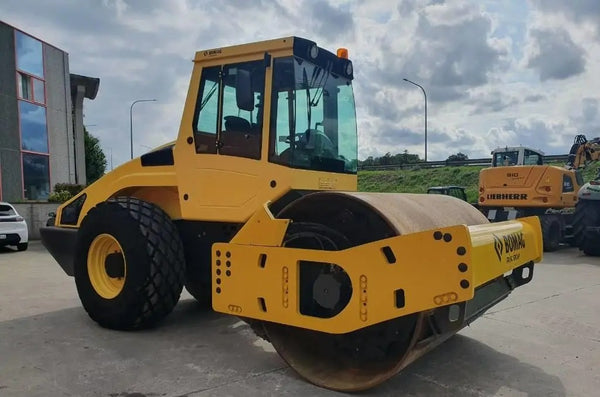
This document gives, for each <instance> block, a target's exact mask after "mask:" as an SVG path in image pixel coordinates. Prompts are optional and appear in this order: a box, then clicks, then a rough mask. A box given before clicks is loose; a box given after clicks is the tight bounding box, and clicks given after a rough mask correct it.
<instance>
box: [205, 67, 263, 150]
mask: <svg viewBox="0 0 600 397" xmlns="http://www.w3.org/2000/svg"><path fill="white" fill-rule="evenodd" d="M264 83H265V67H264V62H263V61H252V62H244V63H238V64H232V65H225V66H215V67H210V68H204V69H203V71H202V76H201V79H200V89H199V92H198V100H197V105H196V114H195V117H194V140H195V143H196V152H197V153H218V154H221V155H228V156H238V157H247V158H252V159H259V158H260V148H261V137H262V115H263V111H262V109H263V97H264V95H263V93H264ZM219 103H221V106H222V107H221V108H219Z"/></svg>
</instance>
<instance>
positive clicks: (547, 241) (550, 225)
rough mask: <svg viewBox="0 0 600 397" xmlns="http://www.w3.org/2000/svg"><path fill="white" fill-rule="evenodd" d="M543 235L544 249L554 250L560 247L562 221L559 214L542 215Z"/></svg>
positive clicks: (547, 250)
mask: <svg viewBox="0 0 600 397" xmlns="http://www.w3.org/2000/svg"><path fill="white" fill-rule="evenodd" d="M540 223H541V225H542V237H543V240H544V251H546V252H553V251H556V250H557V249H558V248H559V247H560V240H561V234H562V233H561V223H560V219H559V218H558V216H557V215H541V216H540Z"/></svg>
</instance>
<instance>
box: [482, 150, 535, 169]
mask: <svg viewBox="0 0 600 397" xmlns="http://www.w3.org/2000/svg"><path fill="white" fill-rule="evenodd" d="M543 164H544V153H543V152H542V151H540V150H536V149H531V148H528V147H524V146H516V147H508V146H507V147H504V148H497V149H495V150H493V151H492V167H510V166H515V165H543Z"/></svg>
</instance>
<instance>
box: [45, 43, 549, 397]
mask: <svg viewBox="0 0 600 397" xmlns="http://www.w3.org/2000/svg"><path fill="white" fill-rule="evenodd" d="M353 77H354V69H353V66H352V62H351V61H350V59H349V58H348V51H347V50H346V49H344V48H340V49H338V50H337V51H336V52H335V53H333V52H330V51H328V50H326V49H323V48H321V47H319V46H317V44H316V43H314V42H312V41H310V40H307V39H303V38H299V37H287V38H280V39H275V40H268V41H262V42H257V43H251V44H244V45H237V46H230V47H224V48H214V49H209V50H205V51H199V52H196V54H195V57H194V62H193V69H192V74H191V80H190V85H189V90H188V93H187V99H186V102H185V106H184V109H183V114H182V117H181V125H180V127H179V135H178V137H177V140H176V141H174V142H171V143H168V144H166V145H164V146H161V147H158V148H156V149H154V150H151V151H150V152H148V153H146V154H143V155H142V156H140V157H138V158H135V159H133V160H131V161H129V162H127V163H125V164H123V165H121V166H120V167H118V168H116V169H115V170H114V171H111V172H110V173H108V174H106V175H105V176H103V177H102V178H101V179H100V180H98V181H97V182H95V183H93V184H92V185H90V186H88V187H87V188H86V189H85V190H83V191H82V192H81V193H80V194H78V195H77V196H75V197H73V198H72V199H71V200H69V201H68V202H66V203H64V204H62V205H61V206H60V207H59V208H58V211H57V212H56V217H55V219H54V221H53V225H52V226H48V227H44V228H42V229H41V234H42V241H43V244H44V246H45V247H46V248H47V249H48V251H49V252H50V253H51V254H52V255H53V257H54V258H55V259H56V261H57V262H58V263H59V264H60V265H61V267H62V268H63V269H64V271H65V272H66V273H67V274H68V275H69V276H74V278H75V284H76V286H77V292H78V295H79V297H80V299H81V303H82V305H83V307H84V308H85V310H86V311H87V313H88V314H89V316H90V317H91V318H92V319H93V320H94V321H96V322H97V323H98V324H100V326H102V327H106V328H111V329H119V330H135V329H142V328H148V327H152V326H155V325H157V324H158V323H159V322H160V321H161V320H162V319H164V318H165V317H166V316H167V315H168V314H169V313H170V312H171V311H172V310H173V308H174V306H175V305H176V304H177V301H178V300H179V298H180V294H181V292H182V290H183V288H184V287H185V288H186V289H187V290H188V291H189V292H190V293H191V294H192V295H193V296H194V297H195V298H196V299H197V300H198V301H199V302H200V303H201V304H202V305H205V306H206V307H208V308H211V309H212V310H215V311H217V312H220V313H226V314H230V315H234V316H237V317H239V318H241V319H243V320H244V321H246V322H247V323H249V324H250V326H251V327H252V328H253V329H254V331H255V332H256V333H257V335H259V336H261V337H263V338H264V339H266V340H267V341H269V342H270V343H271V344H272V345H273V346H274V348H275V349H276V351H277V352H278V353H279V355H280V356H281V357H282V358H283V359H284V360H285V361H286V362H287V363H288V364H289V365H290V367H292V368H293V369H294V370H295V371H296V372H297V373H298V374H299V375H300V376H302V377H303V378H305V379H306V380H308V381H309V382H312V383H314V384H316V385H318V386H321V387H325V388H329V389H334V390H341V391H359V390H365V389H368V388H371V387H373V386H375V385H377V384H380V383H381V382H384V381H385V380H386V379H388V378H390V377H392V376H393V375H395V374H397V373H398V372H399V371H400V370H402V368H404V367H405V366H406V365H408V364H409V363H411V362H412V361H414V360H415V359H417V358H418V357H419V356H421V355H422V354H423V353H425V352H427V351H428V350H430V349H431V348H433V347H434V346H436V345H437V344H439V343H441V342H443V341H444V340H445V339H447V338H448V337H450V336H452V335H453V334H455V333H456V332H458V331H459V330H460V329H461V328H463V327H464V326H466V325H468V324H469V323H470V322H472V321H473V320H474V319H476V318H477V317H478V316H480V315H481V314H482V313H484V312H485V311H486V310H487V309H489V308H490V307H492V306H493V305H495V304H496V303H498V302H499V301H501V300H502V299H504V298H505V297H507V296H508V295H509V294H510V292H511V291H512V290H513V289H514V288H516V287H519V286H521V285H523V284H526V283H528V282H529V281H531V279H532V277H533V265H534V263H536V262H539V261H541V260H542V238H541V231H540V225H539V221H538V218H537V217H530V218H520V219H518V220H514V221H507V222H498V223H493V224H492V223H489V222H488V221H487V219H486V218H485V217H484V216H483V215H482V214H481V213H480V212H479V211H478V210H476V209H475V208H474V207H472V206H471V205H469V204H467V203H465V202H464V201H461V200H458V199H456V198H453V197H449V196H442V195H426V194H423V195H415V194H391V193H362V192H357V163H358V161H357V126H356V117H355V101H354V95H353V89H352V80H353Z"/></svg>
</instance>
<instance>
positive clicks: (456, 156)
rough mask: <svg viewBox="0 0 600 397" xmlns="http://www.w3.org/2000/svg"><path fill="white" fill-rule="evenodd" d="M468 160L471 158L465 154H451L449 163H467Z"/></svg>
mask: <svg viewBox="0 0 600 397" xmlns="http://www.w3.org/2000/svg"><path fill="white" fill-rule="evenodd" d="M468 159H469V156H467V155H466V154H464V153H461V152H458V153H456V154H451V155H450V156H448V159H447V161H465V160H468Z"/></svg>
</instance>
